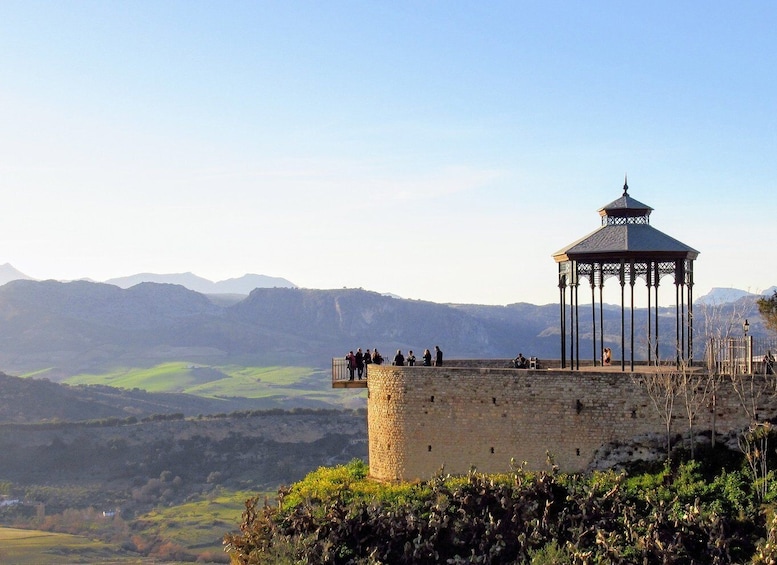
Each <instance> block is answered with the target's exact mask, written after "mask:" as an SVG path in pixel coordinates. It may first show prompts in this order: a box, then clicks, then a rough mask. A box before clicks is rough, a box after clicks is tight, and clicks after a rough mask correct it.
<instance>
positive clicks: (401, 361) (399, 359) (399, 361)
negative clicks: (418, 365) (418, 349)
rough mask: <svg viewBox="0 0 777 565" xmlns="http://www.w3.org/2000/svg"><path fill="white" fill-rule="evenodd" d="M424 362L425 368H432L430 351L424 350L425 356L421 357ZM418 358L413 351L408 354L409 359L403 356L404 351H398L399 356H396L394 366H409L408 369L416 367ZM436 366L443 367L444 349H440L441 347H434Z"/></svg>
mask: <svg viewBox="0 0 777 565" xmlns="http://www.w3.org/2000/svg"><path fill="white" fill-rule="evenodd" d="M421 359H422V360H423V365H424V367H431V366H432V352H431V351H429V350H428V349H424V354H423V356H422V357H421ZM415 362H416V358H415V354H414V353H413V350H412V349H411V350H409V351H408V352H407V357H405V356H404V355H402V350H401V349H397V354H396V355H394V362H393V363H392V365H397V366H400V367H401V366H403V365H407V366H408V367H412V366H413V365H415ZM434 366H435V367H442V349H440V346H439V345H435V346H434Z"/></svg>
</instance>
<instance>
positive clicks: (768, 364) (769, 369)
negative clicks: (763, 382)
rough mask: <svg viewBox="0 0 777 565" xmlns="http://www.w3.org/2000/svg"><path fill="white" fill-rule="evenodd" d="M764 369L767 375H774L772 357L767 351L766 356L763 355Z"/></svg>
mask: <svg viewBox="0 0 777 565" xmlns="http://www.w3.org/2000/svg"><path fill="white" fill-rule="evenodd" d="M764 368H765V369H766V374H767V375H773V374H774V356H773V355H772V352H771V351H767V352H766V355H764Z"/></svg>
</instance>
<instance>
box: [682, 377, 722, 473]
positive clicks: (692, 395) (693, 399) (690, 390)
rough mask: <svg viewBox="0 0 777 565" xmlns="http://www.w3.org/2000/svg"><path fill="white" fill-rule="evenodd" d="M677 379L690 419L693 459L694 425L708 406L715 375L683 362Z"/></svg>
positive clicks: (689, 438)
mask: <svg viewBox="0 0 777 565" xmlns="http://www.w3.org/2000/svg"><path fill="white" fill-rule="evenodd" d="M677 381H678V383H677V386H678V388H679V395H680V397H681V398H682V400H683V406H684V408H685V416H686V418H687V419H688V443H689V445H690V449H691V459H693V458H694V456H695V445H696V439H695V435H694V426H693V425H694V422H695V421H696V416H697V415H698V414H699V412H700V411H701V410H702V408H703V407H704V406H706V404H707V398H708V397H709V396H710V394H711V393H712V392H713V390H714V386H715V376H714V375H712V374H710V373H709V372H708V371H695V370H694V368H693V367H691V366H690V365H689V364H688V363H687V362H683V363H681V364H680V367H679V368H678V370H677ZM713 435H714V434H713Z"/></svg>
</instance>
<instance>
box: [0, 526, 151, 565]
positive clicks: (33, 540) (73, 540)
mask: <svg viewBox="0 0 777 565" xmlns="http://www.w3.org/2000/svg"><path fill="white" fill-rule="evenodd" d="M0 563H13V564H14V565H41V564H42V563H104V564H122V565H123V564H130V563H143V560H142V559H141V558H139V557H137V556H126V557H125V556H123V555H122V550H121V549H120V548H119V547H118V546H116V545H112V544H107V543H103V542H100V541H95V540H91V539H88V538H85V537H82V536H71V535H69V534H55V533H51V532H42V531H38V530H19V529H16V528H2V527H0Z"/></svg>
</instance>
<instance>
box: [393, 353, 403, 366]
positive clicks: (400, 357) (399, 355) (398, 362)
mask: <svg viewBox="0 0 777 565" xmlns="http://www.w3.org/2000/svg"><path fill="white" fill-rule="evenodd" d="M394 365H396V366H397V367H404V365H405V356H404V355H402V350H401V349H397V354H396V355H394Z"/></svg>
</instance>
